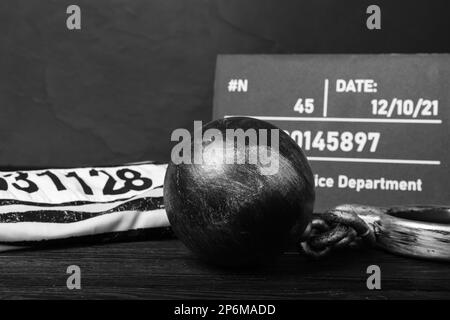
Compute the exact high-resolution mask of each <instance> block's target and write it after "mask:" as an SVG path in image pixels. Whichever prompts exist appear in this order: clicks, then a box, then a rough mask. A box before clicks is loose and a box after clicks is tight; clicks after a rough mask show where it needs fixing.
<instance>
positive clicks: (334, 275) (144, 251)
mask: <svg viewBox="0 0 450 320" xmlns="http://www.w3.org/2000/svg"><path fill="white" fill-rule="evenodd" d="M69 265H77V266H79V267H80V268H81V289H80V290H69V289H67V286H66V280H67V278H68V276H69V275H68V274H66V270H67V267H68V266H69ZM369 265H378V266H379V267H380V269H381V290H369V289H368V288H367V286H366V280H367V278H368V277H369V274H367V273H366V271H367V267H368V266H369ZM449 271H450V265H449V264H446V263H438V262H430V261H422V260H414V259H408V258H403V257H398V256H394V255H391V254H388V253H385V252H382V251H378V250H374V249H367V250H364V251H358V252H345V253H344V252H340V253H339V254H334V255H333V256H331V257H328V258H325V259H323V260H311V259H309V258H306V257H303V256H300V255H298V254H297V253H296V252H294V250H292V251H289V252H286V253H285V254H284V255H283V256H281V258H280V259H279V261H278V262H277V263H275V264H273V265H271V266H266V267H264V268H260V269H256V270H240V271H238V270H222V269H218V268H215V267H211V266H208V265H205V264H203V263H201V262H199V261H198V260H197V259H196V258H195V257H194V256H192V255H191V253H190V252H189V251H188V250H187V249H186V248H185V247H184V246H183V245H182V244H181V242H180V241H178V240H176V239H173V240H162V241H142V242H128V243H113V244H103V245H93V246H82V247H72V248H53V249H46V250H35V251H16V252H6V253H2V254H0V298H3V299H5V298H10V299H12V298H38V299H41V298H46V299H47V298H51V299H53V298H55V299H57V298H77V299H80V298H82V299H84V298H93V299H107V298H114V299H115V298H120V299H122V298H123V299H128V298H132V299H135V298H139V299H142V298H143V299H177V298H200V299H203V298H206V299H208V298H209V299H211V298H216V299H222V298H225V299H247V298H248V299H315V298H320V299H353V298H356V299H391V298H392V299H400V298H407V299H409V298H412V299H425V298H427V299H443V298H446V299H449V298H450V272H449Z"/></svg>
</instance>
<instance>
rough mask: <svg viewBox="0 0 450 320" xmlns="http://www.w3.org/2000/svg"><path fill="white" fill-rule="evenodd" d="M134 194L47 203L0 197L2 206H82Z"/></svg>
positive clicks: (115, 200) (123, 199) (121, 199)
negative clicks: (98, 199)
mask: <svg viewBox="0 0 450 320" xmlns="http://www.w3.org/2000/svg"><path fill="white" fill-rule="evenodd" d="M161 188H162V186H159V187H156V188H153V189H150V190H156V189H161ZM133 197H136V195H134V196H130V197H126V198H120V199H113V200H109V201H84V200H79V201H69V202H60V203H45V202H33V201H23V200H17V199H0V207H2V206H10V205H28V206H35V207H64V206H82V205H85V204H96V203H99V204H102V203H104V204H107V203H114V202H119V201H125V200H127V199H131V198H133Z"/></svg>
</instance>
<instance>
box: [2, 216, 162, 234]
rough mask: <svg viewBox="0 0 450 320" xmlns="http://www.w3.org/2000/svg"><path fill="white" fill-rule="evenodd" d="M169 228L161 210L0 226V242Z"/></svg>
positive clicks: (3, 224)
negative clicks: (79, 219) (61, 221)
mask: <svg viewBox="0 0 450 320" xmlns="http://www.w3.org/2000/svg"><path fill="white" fill-rule="evenodd" d="M168 226H169V220H168V219H167V215H166V211H165V210H164V209H157V210H152V211H120V212H114V213H110V214H105V215H101V216H97V217H94V218H90V219H86V220H82V221H78V222H72V223H51V222H48V223H47V222H17V223H0V242H22V241H42V240H55V239H65V238H72V237H81V236H89V235H95V234H102V233H109V232H120V231H128V230H135V229H146V228H159V227H168Z"/></svg>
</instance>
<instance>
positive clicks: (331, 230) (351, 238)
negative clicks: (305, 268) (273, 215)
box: [299, 207, 375, 258]
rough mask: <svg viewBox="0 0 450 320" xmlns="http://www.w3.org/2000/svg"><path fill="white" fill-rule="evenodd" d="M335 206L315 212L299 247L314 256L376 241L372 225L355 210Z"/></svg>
mask: <svg viewBox="0 0 450 320" xmlns="http://www.w3.org/2000/svg"><path fill="white" fill-rule="evenodd" d="M346 209H347V208H340V207H338V208H335V209H332V210H329V211H326V212H324V213H315V214H314V216H313V219H312V221H311V223H310V224H309V225H308V227H307V229H306V231H305V234H304V236H303V239H304V241H300V242H299V247H300V248H299V249H300V250H301V251H303V252H304V253H306V254H307V255H309V256H312V257H317V258H318V257H322V256H324V255H326V254H328V253H329V252H330V251H331V250H333V249H339V248H345V247H352V248H354V247H360V246H361V245H362V244H363V243H369V244H373V243H375V235H374V232H373V231H372V229H371V228H370V226H369V225H368V224H367V223H366V222H364V220H362V219H361V218H360V217H358V215H357V214H356V212H355V211H354V210H346Z"/></svg>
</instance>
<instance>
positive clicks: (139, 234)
mask: <svg viewBox="0 0 450 320" xmlns="http://www.w3.org/2000/svg"><path fill="white" fill-rule="evenodd" d="M174 237H175V236H174V234H173V232H172V229H171V228H170V227H157V228H145V229H134V230H127V231H116V232H108V233H100V234H94V235H89V236H79V237H69V238H62V239H52V240H39V241H12V242H6V241H0V245H6V246H15V247H24V249H25V248H26V249H28V248H30V247H32V248H35V249H40V248H49V247H59V246H61V247H67V246H69V245H75V246H80V245H89V244H99V243H108V242H129V241H146V240H164V239H170V238H174Z"/></svg>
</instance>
